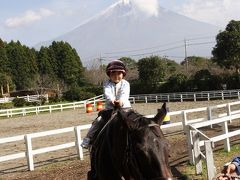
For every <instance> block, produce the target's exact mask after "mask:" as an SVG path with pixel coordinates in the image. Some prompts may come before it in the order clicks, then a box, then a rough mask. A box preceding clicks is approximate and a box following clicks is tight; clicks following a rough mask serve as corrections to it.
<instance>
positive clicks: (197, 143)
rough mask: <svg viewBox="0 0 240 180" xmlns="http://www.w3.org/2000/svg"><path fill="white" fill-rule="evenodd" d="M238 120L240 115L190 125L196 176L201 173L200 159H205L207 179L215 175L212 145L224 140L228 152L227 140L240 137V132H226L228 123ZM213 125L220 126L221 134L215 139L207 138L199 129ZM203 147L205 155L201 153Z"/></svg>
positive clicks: (228, 143)
mask: <svg viewBox="0 0 240 180" xmlns="http://www.w3.org/2000/svg"><path fill="white" fill-rule="evenodd" d="M239 119H240V114H235V115H231V116H226V117H222V118H218V119H214V120H211V121H207V122H201V123H195V124H192V125H190V129H191V130H190V132H191V139H192V143H193V146H192V147H193V148H192V150H193V157H194V161H195V162H194V163H195V167H196V174H201V173H202V158H205V159H206V164H207V173H208V179H213V178H214V177H215V175H216V168H215V166H214V160H213V148H214V143H215V142H218V141H222V140H224V149H225V150H226V151H228V152H229V151H230V140H229V138H231V137H234V136H239V135H240V130H235V131H232V132H229V131H228V125H227V124H228V122H230V121H235V120H238V121H239ZM214 124H220V125H221V126H222V134H221V135H218V136H215V137H211V138H210V137H208V136H207V135H205V134H204V133H202V132H201V131H200V130H199V128H202V127H207V126H210V125H214ZM202 146H204V147H205V155H204V154H203V153H202V152H201V147H202Z"/></svg>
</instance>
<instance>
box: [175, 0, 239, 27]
mask: <svg viewBox="0 0 240 180" xmlns="http://www.w3.org/2000/svg"><path fill="white" fill-rule="evenodd" d="M239 7H240V1H236V0H211V1H209V0H188V1H186V3H185V4H183V5H182V6H181V8H180V10H179V12H180V13H181V14H183V15H186V16H188V17H191V18H194V19H197V20H200V21H203V22H208V23H211V24H214V25H217V26H221V27H225V26H226V25H227V24H228V22H229V21H230V20H232V19H234V20H239V19H240V14H239Z"/></svg>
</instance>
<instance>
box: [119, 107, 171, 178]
mask: <svg viewBox="0 0 240 180" xmlns="http://www.w3.org/2000/svg"><path fill="white" fill-rule="evenodd" d="M166 113H167V110H166V104H165V103H164V104H163V106H162V108H161V109H159V110H158V113H157V114H156V115H155V117H154V118H146V117H144V116H142V115H139V114H137V113H135V112H134V111H128V112H125V111H123V110H122V111H119V114H120V116H121V119H122V120H123V122H124V123H125V125H126V126H125V127H127V129H128V130H127V133H128V135H127V136H128V142H127V144H128V147H129V153H130V155H129V156H130V158H131V159H130V160H129V162H130V165H129V166H130V167H128V168H129V169H128V171H129V172H128V173H130V174H132V175H131V176H132V178H134V179H171V177H172V173H171V170H170V167H169V163H168V157H169V144H168V142H167V140H166V139H165V138H164V135H163V133H162V130H161V129H160V125H161V123H162V121H163V119H164V117H165V115H166ZM130 171H131V172H130Z"/></svg>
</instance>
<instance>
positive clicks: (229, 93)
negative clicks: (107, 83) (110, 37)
mask: <svg viewBox="0 0 240 180" xmlns="http://www.w3.org/2000/svg"><path fill="white" fill-rule="evenodd" d="M24 98H26V100H27V101H34V98H35V99H37V98H39V97H38V95H36V97H35V96H24ZM226 98H238V99H240V90H238V89H236V90H224V91H202V92H182V93H170V94H169V93H162V94H141V95H132V96H131V97H130V98H129V100H130V101H131V102H132V103H138V102H145V103H148V102H163V101H164V102H165V101H168V102H170V101H181V102H183V101H197V100H213V99H223V100H224V99H226ZM99 100H101V101H105V99H104V96H103V95H99V96H96V97H93V98H90V99H87V100H84V101H79V102H73V103H61V104H54V105H44V106H35V107H24V108H14V109H2V110H0V117H12V116H14V115H22V116H25V115H26V114H29V113H32V114H39V113H41V112H49V113H51V112H52V111H59V110H60V111H63V110H64V109H76V108H85V109H86V104H87V103H92V104H93V107H96V102H97V101H99Z"/></svg>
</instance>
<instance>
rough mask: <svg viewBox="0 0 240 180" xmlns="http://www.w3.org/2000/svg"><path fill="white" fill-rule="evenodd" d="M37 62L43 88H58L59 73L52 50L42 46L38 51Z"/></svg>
mask: <svg viewBox="0 0 240 180" xmlns="http://www.w3.org/2000/svg"><path fill="white" fill-rule="evenodd" d="M37 64H38V69H39V75H40V87H41V88H44V87H45V88H46V87H47V88H54V87H55V88H56V87H57V84H58V79H57V73H56V71H54V68H56V67H54V64H55V63H54V59H52V58H51V53H50V50H49V49H48V48H47V47H41V49H40V51H39V52H38V53H37Z"/></svg>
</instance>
